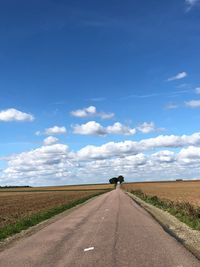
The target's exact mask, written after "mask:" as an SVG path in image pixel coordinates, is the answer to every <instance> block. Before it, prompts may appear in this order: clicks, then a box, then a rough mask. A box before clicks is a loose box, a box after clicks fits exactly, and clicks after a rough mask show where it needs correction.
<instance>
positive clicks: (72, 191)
mask: <svg viewBox="0 0 200 267" xmlns="http://www.w3.org/2000/svg"><path fill="white" fill-rule="evenodd" d="M112 188H113V186H110V185H88V186H62V187H39V188H33V187H32V188H16V189H14V188H12V189H1V190H0V236H1V232H2V233H3V232H5V227H8V226H11V228H12V225H15V224H17V223H19V222H21V221H25V220H27V219H28V220H29V221H31V220H32V218H33V217H34V216H37V215H38V214H39V215H40V218H39V217H38V218H39V219H37V220H36V222H35V223H33V224H36V223H37V222H39V221H42V220H43V219H42V218H43V217H44V219H46V218H47V217H51V216H53V215H55V214H58V213H59V212H61V211H64V210H65V209H68V208H70V207H72V206H75V205H76V204H79V203H81V202H84V201H85V200H87V199H89V198H90V197H92V196H95V195H98V194H101V193H104V192H107V191H108V190H110V189H112ZM49 211H50V213H51V214H52V215H51V216H50V215H49V214H50V213H49ZM47 213H49V214H48V215H47V216H46V215H45V216H41V215H42V214H47ZM34 220H35V217H34ZM31 225H32V223H31ZM22 228H23V227H22ZM26 228H27V227H26ZM21 230H22V229H21ZM6 231H7V230H6ZM11 232H12V231H11ZM17 232H18V231H17Z"/></svg>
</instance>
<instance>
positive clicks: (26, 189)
mask: <svg viewBox="0 0 200 267" xmlns="http://www.w3.org/2000/svg"><path fill="white" fill-rule="evenodd" d="M112 188H113V185H111V184H88V185H65V186H45V187H16V188H0V193H1V192H36V191H39V192H41V191H77V190H78V191H87V190H105V189H112Z"/></svg>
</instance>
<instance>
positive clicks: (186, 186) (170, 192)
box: [122, 181, 200, 207]
mask: <svg viewBox="0 0 200 267" xmlns="http://www.w3.org/2000/svg"><path fill="white" fill-rule="evenodd" d="M122 188H123V189H125V190H127V191H136V190H141V191H142V192H143V193H145V194H147V195H149V196H157V197H159V198H160V199H162V200H170V201H173V202H184V203H185V202H188V203H190V204H191V205H193V206H198V207H200V181H180V182H144V183H126V184H123V186H122Z"/></svg>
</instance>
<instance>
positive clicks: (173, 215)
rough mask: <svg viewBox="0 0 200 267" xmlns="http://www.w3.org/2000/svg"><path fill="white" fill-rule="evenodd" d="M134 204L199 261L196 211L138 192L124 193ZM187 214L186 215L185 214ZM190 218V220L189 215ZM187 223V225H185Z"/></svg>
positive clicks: (199, 248) (199, 240) (199, 232)
mask: <svg viewBox="0 0 200 267" xmlns="http://www.w3.org/2000/svg"><path fill="white" fill-rule="evenodd" d="M126 193H127V194H128V195H129V197H131V198H132V199H133V200H134V202H136V203H137V204H139V205H140V206H141V207H143V208H144V209H145V210H146V211H147V212H148V213H149V214H150V215H151V216H152V217H153V218H154V219H155V220H156V221H157V222H158V223H159V224H160V225H161V226H162V227H163V229H164V230H165V231H166V232H167V233H169V234H170V235H171V236H173V237H174V238H175V239H176V240H177V241H179V242H180V243H181V244H182V245H184V246H185V247H186V248H187V249H188V250H189V251H190V252H192V254H194V255H195V256H196V257H197V258H198V259H199V260H200V245H199V244H200V231H199V229H200V228H199V218H197V214H198V209H197V211H196V209H195V211H194V210H193V208H192V210H190V211H188V207H190V206H188V205H186V207H187V208H185V207H183V206H182V205H183V204H182V205H181V206H176V207H174V206H171V205H173V203H170V204H169V203H166V202H165V201H162V200H160V199H159V198H157V197H155V196H147V195H145V194H144V193H143V192H141V191H140V190H139V191H138V190H136V191H134V190H133V191H131V192H126ZM187 212H188V214H187ZM189 214H192V215H191V218H190V215H189ZM185 222H187V223H188V224H186V223H185Z"/></svg>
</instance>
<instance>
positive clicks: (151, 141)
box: [77, 133, 200, 160]
mask: <svg viewBox="0 0 200 267" xmlns="http://www.w3.org/2000/svg"><path fill="white" fill-rule="evenodd" d="M190 145H200V133H194V134H192V135H182V136H176V135H159V136H157V137H155V138H148V139H143V140H141V141H130V140H126V141H123V142H118V143H116V142H109V143H106V144H103V145H102V146H93V145H88V146H85V147H84V148H82V149H80V150H79V151H78V152H77V156H78V158H81V159H83V160H87V159H91V158H92V159H94V158H95V159H106V158H109V157H116V156H117V157H123V156H125V155H136V154H138V153H141V152H143V151H147V150H152V149H157V148H163V147H165V148H179V147H184V146H190Z"/></svg>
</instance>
